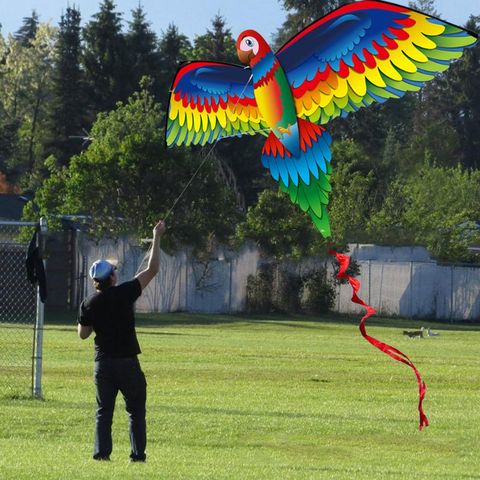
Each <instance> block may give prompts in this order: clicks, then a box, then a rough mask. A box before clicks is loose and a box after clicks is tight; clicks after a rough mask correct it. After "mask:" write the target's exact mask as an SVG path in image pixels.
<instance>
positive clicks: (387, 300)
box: [80, 239, 480, 321]
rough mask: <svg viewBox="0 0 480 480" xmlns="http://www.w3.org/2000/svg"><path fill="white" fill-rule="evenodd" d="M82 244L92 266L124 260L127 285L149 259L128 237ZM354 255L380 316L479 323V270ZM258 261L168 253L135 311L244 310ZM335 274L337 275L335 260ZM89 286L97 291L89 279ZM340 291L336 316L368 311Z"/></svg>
mask: <svg viewBox="0 0 480 480" xmlns="http://www.w3.org/2000/svg"><path fill="white" fill-rule="evenodd" d="M80 243H81V245H80V250H81V255H82V256H83V257H84V263H85V264H86V265H88V266H89V265H91V263H92V262H93V261H94V260H96V259H98V258H109V257H111V258H116V259H118V260H119V277H120V280H121V281H123V280H127V279H130V278H132V277H133V276H134V275H135V273H136V272H137V270H138V269H139V266H140V264H141V263H142V260H143V259H144V256H145V250H144V249H142V248H141V247H140V246H138V245H134V244H132V243H130V242H129V241H127V240H126V239H123V240H120V241H118V242H115V243H114V242H102V243H99V244H97V243H94V242H91V241H86V240H84V241H82V242H80ZM350 254H351V255H352V257H353V258H354V259H356V260H357V262H358V263H359V265H360V270H361V273H360V275H359V276H358V278H359V280H360V282H361V290H360V297H361V298H362V299H364V300H365V301H366V302H367V303H369V304H370V305H372V306H373V307H374V308H376V309H377V311H378V313H379V314H380V315H385V316H402V317H413V318H430V319H439V320H440V319H441V320H450V321H454V320H478V319H479V318H480V266H479V265H475V266H462V265H441V264H437V263H436V262H435V261H434V260H433V259H432V258H431V257H430V256H429V254H428V252H427V251H426V250H425V249H424V248H421V247H382V246H375V245H351V246H350ZM218 257H220V258H222V260H218ZM223 258H224V259H223ZM260 261H261V260H260V254H259V252H258V250H257V249H256V248H255V247H254V246H252V245H245V246H244V247H243V248H242V249H241V250H240V251H239V252H224V251H223V250H221V251H219V252H218V255H214V256H213V258H212V260H210V261H208V262H205V263H199V262H196V261H195V260H194V259H193V258H192V256H191V255H190V254H189V253H188V251H182V252H179V253H177V254H176V255H175V256H170V255H167V254H166V253H165V252H163V251H162V253H161V267H160V272H159V274H158V276H157V277H156V278H155V280H154V281H153V282H152V284H151V285H149V287H148V288H147V289H146V291H145V292H144V294H143V295H142V297H141V298H140V299H139V301H138V302H137V310H138V311H141V312H175V311H189V312H205V313H228V312H241V311H243V310H244V308H245V299H246V286H247V278H248V275H250V274H255V273H256V271H257V268H258V265H259V263H260ZM319 263H321V264H322V266H323V264H324V260H321V259H310V260H307V261H305V262H302V263H301V264H299V265H297V267H296V270H297V272H301V271H306V270H309V269H311V268H312V267H314V266H316V265H318V264H319ZM292 268H293V267H292ZM329 269H330V272H331V274H332V275H333V264H332V263H331V262H329ZM86 288H87V292H88V293H90V292H92V285H91V282H90V280H89V279H87V284H86ZM336 288H337V300H336V306H335V310H336V311H337V312H339V313H355V314H361V313H362V312H363V310H362V308H361V307H359V306H357V305H355V304H353V303H352V302H351V301H350V298H351V295H352V292H351V288H350V286H349V285H341V286H337V287H336Z"/></svg>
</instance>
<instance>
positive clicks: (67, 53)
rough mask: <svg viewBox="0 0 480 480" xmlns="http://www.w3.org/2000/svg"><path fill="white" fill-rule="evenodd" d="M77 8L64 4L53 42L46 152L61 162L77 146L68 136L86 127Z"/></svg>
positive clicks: (64, 160)
mask: <svg viewBox="0 0 480 480" xmlns="http://www.w3.org/2000/svg"><path fill="white" fill-rule="evenodd" d="M80 21H81V16H80V11H79V10H76V9H75V8H71V7H67V9H66V11H65V14H64V15H62V17H61V20H60V25H59V31H58V37H57V41H56V44H55V69H54V72H53V100H52V102H51V109H50V112H49V117H50V119H49V122H50V126H49V130H50V138H49V139H48V141H47V153H53V154H55V155H56V157H57V158H58V160H59V161H60V163H61V164H62V165H66V164H67V163H68V160H69V159H70V157H71V156H73V155H74V154H76V153H78V152H79V151H80V149H81V142H79V141H77V142H75V141H74V140H73V139H72V138H70V137H71V136H75V135H80V134H82V129H83V128H85V127H87V124H86V109H85V102H84V93H85V91H84V78H83V72H82V70H81V66H80V58H81V49H82V46H81V38H80V34H81V28H80Z"/></svg>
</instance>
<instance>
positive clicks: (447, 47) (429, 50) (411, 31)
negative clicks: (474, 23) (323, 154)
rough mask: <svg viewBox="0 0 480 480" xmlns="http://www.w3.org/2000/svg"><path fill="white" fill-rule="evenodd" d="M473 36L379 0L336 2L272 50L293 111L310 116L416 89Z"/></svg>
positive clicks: (320, 117) (324, 118)
mask: <svg viewBox="0 0 480 480" xmlns="http://www.w3.org/2000/svg"><path fill="white" fill-rule="evenodd" d="M476 40H477V36H476V34H474V33H471V32H467V31H466V30H464V29H462V28H460V27H456V26H454V25H451V24H449V23H446V22H444V21H442V20H439V19H437V18H433V17H429V16H427V15H424V14H422V13H420V12H417V11H414V10H411V9H409V8H407V7H402V6H399V5H394V4H391V3H387V2H380V1H362V2H357V3H352V4H348V5H344V6H343V7H340V8H338V9H337V10H335V11H333V12H332V13H330V14H328V15H326V16H325V17H323V18H321V19H319V20H317V21H316V22H314V23H313V24H312V25H310V26H309V27H307V28H306V29H304V30H303V31H302V32H300V33H299V34H298V35H296V36H295V37H294V38H292V39H291V40H290V41H289V42H287V43H286V44H285V45H284V46H283V47H282V48H281V49H280V50H279V51H278V52H277V58H278V60H279V61H280V64H281V65H282V67H283V69H284V70H285V73H286V75H287V78H288V81H289V83H290V85H291V90H292V93H293V96H294V99H295V106H296V109H297V113H298V115H299V116H300V117H302V118H306V119H308V120H310V121H311V122H315V123H322V124H325V123H327V122H328V121H329V120H330V119H331V118H334V117H337V116H346V115H348V113H350V112H353V111H356V110H358V109H359V108H360V107H363V106H369V105H371V104H372V103H374V102H380V103H383V102H384V101H385V100H387V99H388V98H399V97H401V96H403V95H404V94H405V92H407V91H418V90H419V89H420V88H421V87H422V86H423V85H424V83H425V82H426V81H428V80H431V79H432V78H433V77H434V76H435V74H436V73H437V72H441V71H444V70H446V69H447V68H448V66H449V64H450V62H451V61H452V60H454V59H456V58H459V57H460V56H461V55H462V52H463V50H464V49H465V48H466V47H469V46H472V45H473V44H474V43H475V42H476Z"/></svg>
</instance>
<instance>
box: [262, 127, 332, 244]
mask: <svg viewBox="0 0 480 480" xmlns="http://www.w3.org/2000/svg"><path fill="white" fill-rule="evenodd" d="M298 137H299V138H298V141H299V146H300V148H298V152H297V154H296V155H293V154H292V153H291V152H290V151H289V150H288V149H287V148H285V146H284V145H283V144H282V142H281V141H280V140H279V139H278V138H277V137H276V136H275V135H274V134H273V133H270V135H269V137H268V138H267V140H266V142H265V145H264V147H263V150H262V163H263V165H264V166H265V167H266V168H268V169H269V170H270V173H271V175H272V177H273V178H274V179H275V180H277V181H278V182H279V184H280V189H281V190H282V191H283V192H285V193H288V195H289V196H290V200H291V201H292V202H293V203H295V204H297V205H298V206H299V207H300V208H301V209H302V210H303V211H304V212H306V213H308V214H309V215H310V218H311V219H312V221H313V223H314V224H315V226H316V228H317V229H318V230H319V232H320V233H321V234H322V235H323V237H325V238H328V237H330V236H331V230H330V220H329V218H328V212H327V205H328V202H329V198H328V197H329V194H330V192H331V190H332V187H331V185H330V176H331V174H332V169H331V166H330V160H331V153H330V149H329V146H330V143H331V137H330V135H329V134H328V133H327V132H326V131H325V129H324V128H323V127H321V126H319V125H316V124H314V123H311V122H308V121H307V120H303V119H300V118H299V119H298Z"/></svg>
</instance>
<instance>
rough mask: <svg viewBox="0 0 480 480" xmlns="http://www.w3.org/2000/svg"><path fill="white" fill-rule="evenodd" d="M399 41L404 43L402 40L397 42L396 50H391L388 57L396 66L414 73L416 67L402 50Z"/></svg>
mask: <svg viewBox="0 0 480 480" xmlns="http://www.w3.org/2000/svg"><path fill="white" fill-rule="evenodd" d="M401 43H404V42H399V49H398V50H391V51H390V59H391V60H392V64H393V65H395V66H396V67H397V68H400V69H401V70H403V71H404V72H408V73H415V72H416V71H417V67H416V66H415V64H414V63H413V62H412V61H411V60H410V59H409V58H408V57H407V56H406V55H405V54H404V53H403V52H402V44H401Z"/></svg>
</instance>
